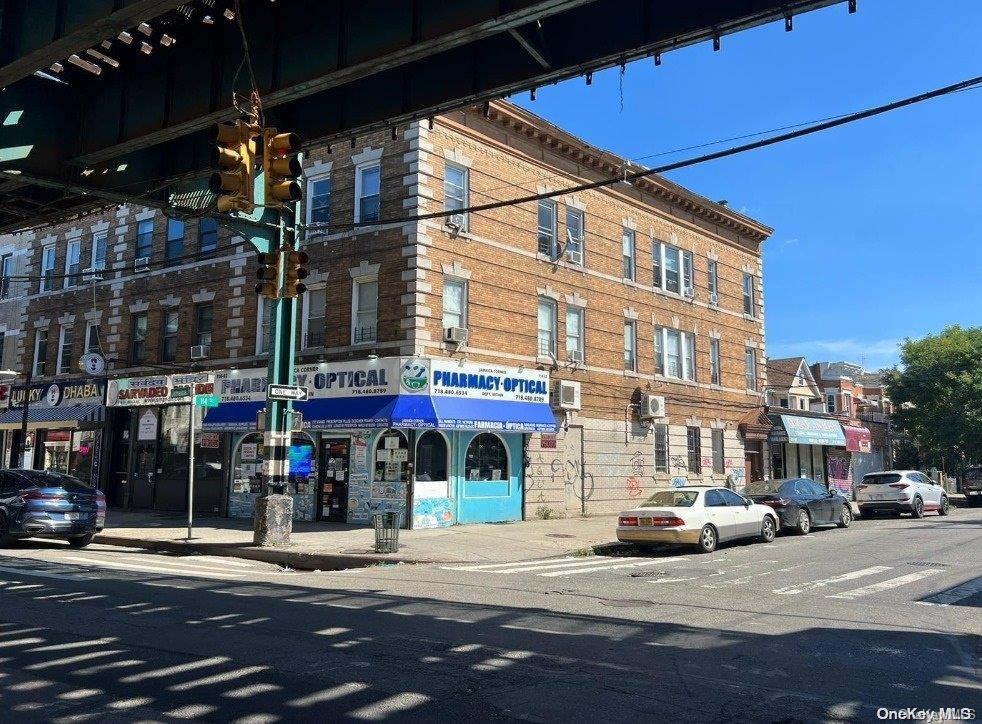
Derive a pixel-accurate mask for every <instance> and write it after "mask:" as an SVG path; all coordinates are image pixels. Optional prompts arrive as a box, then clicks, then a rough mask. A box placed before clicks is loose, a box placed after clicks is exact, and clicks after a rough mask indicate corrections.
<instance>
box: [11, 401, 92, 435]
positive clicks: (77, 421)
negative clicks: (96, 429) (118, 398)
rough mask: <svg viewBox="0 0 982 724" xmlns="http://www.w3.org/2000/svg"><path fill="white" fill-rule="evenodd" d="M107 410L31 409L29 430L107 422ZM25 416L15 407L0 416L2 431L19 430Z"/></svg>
mask: <svg viewBox="0 0 982 724" xmlns="http://www.w3.org/2000/svg"><path fill="white" fill-rule="evenodd" d="M105 409H106V408H104V407H103V406H102V405H98V404H85V405H65V406H58V407H31V408H28V411H27V429H28V430H36V429H38V428H53V429H57V428H75V427H79V426H80V425H83V424H86V423H98V422H102V421H103V420H105ZM23 416H24V409H23V408H22V407H15V408H13V409H10V410H7V411H6V412H4V413H3V414H0V430H19V429H20V427H21V424H22V423H23Z"/></svg>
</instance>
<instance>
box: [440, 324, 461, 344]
mask: <svg viewBox="0 0 982 724" xmlns="http://www.w3.org/2000/svg"><path fill="white" fill-rule="evenodd" d="M443 341H444V342H447V343H449V344H463V343H464V342H466V341H467V328H466V327H447V328H446V329H444V330H443Z"/></svg>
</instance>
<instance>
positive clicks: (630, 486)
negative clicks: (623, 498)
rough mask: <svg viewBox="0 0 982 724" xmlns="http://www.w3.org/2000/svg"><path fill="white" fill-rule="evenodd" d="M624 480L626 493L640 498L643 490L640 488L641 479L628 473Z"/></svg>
mask: <svg viewBox="0 0 982 724" xmlns="http://www.w3.org/2000/svg"><path fill="white" fill-rule="evenodd" d="M625 482H626V486H625V487H626V489H627V494H628V495H630V496H631V497H632V498H640V497H641V495H642V494H643V492H644V491H643V490H642V489H641V481H640V480H638V479H637V478H636V477H634V476H633V475H630V476H628V478H627V480H626V481H625Z"/></svg>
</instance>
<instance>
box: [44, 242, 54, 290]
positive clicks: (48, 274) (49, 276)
mask: <svg viewBox="0 0 982 724" xmlns="http://www.w3.org/2000/svg"><path fill="white" fill-rule="evenodd" d="M54 288H55V247H53V246H46V247H44V249H42V250H41V291H42V292H50V291H51V290H53V289H54Z"/></svg>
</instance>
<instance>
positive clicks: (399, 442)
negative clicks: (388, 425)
mask: <svg viewBox="0 0 982 724" xmlns="http://www.w3.org/2000/svg"><path fill="white" fill-rule="evenodd" d="M408 463H409V440H407V439H406V436H405V435H404V434H402V433H401V432H399V431H398V430H388V431H387V432H384V433H382V434H381V435H379V438H378V440H377V441H376V443H375V478H374V479H375V480H376V481H377V482H382V481H385V482H388V483H405V482H406V481H407V479H408V474H407V473H408V470H409V465H408Z"/></svg>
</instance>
